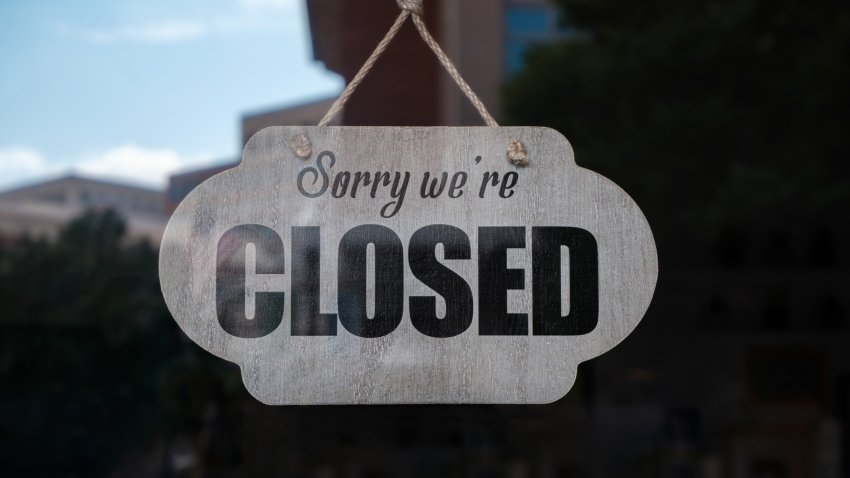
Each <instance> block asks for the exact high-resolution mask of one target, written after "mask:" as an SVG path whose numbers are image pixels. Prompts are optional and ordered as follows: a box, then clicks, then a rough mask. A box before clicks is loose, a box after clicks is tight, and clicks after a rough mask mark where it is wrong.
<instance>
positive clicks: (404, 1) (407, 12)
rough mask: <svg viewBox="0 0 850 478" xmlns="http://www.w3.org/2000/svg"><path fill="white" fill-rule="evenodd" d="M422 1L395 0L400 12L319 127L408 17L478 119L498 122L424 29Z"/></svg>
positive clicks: (346, 97) (327, 121)
mask: <svg viewBox="0 0 850 478" xmlns="http://www.w3.org/2000/svg"><path fill="white" fill-rule="evenodd" d="M422 1H423V0H396V3H398V6H399V8H401V13H400V14H399V15H398V17H397V18H396V19H395V23H393V25H392V26H391V27H390V30H389V31H388V32H387V34H386V35H384V38H383V39H382V40H381V42H380V43H378V46H377V47H376V48H375V51H373V52H372V54H371V55H370V56H369V59H367V60H366V63H364V64H363V66H362V67H360V71H358V72H357V75H355V76H354V79H353V80H351V83H349V84H348V86H346V87H345V90H343V92H342V94H341V95H340V96H339V98H337V100H336V101H335V102H334V104H333V105H332V106H331V108H330V109H329V110H328V112H327V113H326V114H325V116H324V118H322V120H321V121H319V126H327V125H328V124H330V122H331V120H333V118H334V117H335V116H336V115H337V114H339V112H340V110H342V108H343V106H345V104H346V103H347V102H348V100H349V99H350V98H351V95H353V94H354V91H355V90H357V87H359V86H360V83H362V82H363V79H364V78H366V75H368V74H369V71H371V70H372V67H374V66H375V63H376V62H377V61H378V59H379V58H380V57H381V55H383V53H384V51H386V49H387V47H388V46H389V45H390V43H391V42H392V41H393V39H394V38H395V37H396V35H398V32H399V30H401V27H402V26H403V25H404V22H405V21H406V20H407V18H408V17H412V18H413V24H414V25H415V26H416V29H417V30H418V31H419V35H420V36H421V37H422V40H423V41H424V42H425V44H426V45H428V47H430V48H431V51H433V52H434V54H435V55H436V56H437V59H438V60H440V63H441V64H442V65H443V68H445V69H446V71H447V72H448V73H449V76H451V77H452V79H453V80H454V81H455V83H457V86H458V87H459V88H460V90H461V91H463V93H464V94H465V95H466V97H467V98H469V101H470V102H471V103H472V105H473V106H475V109H476V110H478V114H480V115H481V118H482V119H483V120H484V122H485V123H486V124H487V126H490V127H498V126H499V123H497V122H496V120H495V119H494V118H493V116H492V115H491V114H490V112H489V111H487V107H486V106H484V103H483V102H482V101H481V99H480V98H478V95H476V94H475V92H474V91H473V90H472V87H471V86H469V83H467V82H466V80H464V79H463V77H462V76H461V75H460V72H458V71H457V68H456V67H455V65H454V64H453V63H452V61H451V60H450V59H449V57H448V55H446V52H444V51H443V49H442V48H440V45H439V44H438V43H437V41H436V40H435V39H434V37H433V36H431V32H429V31H428V28H427V27H426V26H425V22H424V21H423V20H422V11H423V10H422Z"/></svg>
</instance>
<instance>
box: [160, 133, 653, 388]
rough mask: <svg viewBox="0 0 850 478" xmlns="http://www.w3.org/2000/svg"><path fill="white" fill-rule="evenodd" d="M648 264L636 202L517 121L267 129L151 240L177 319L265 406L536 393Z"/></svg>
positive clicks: (625, 308)
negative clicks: (231, 366)
mask: <svg viewBox="0 0 850 478" xmlns="http://www.w3.org/2000/svg"><path fill="white" fill-rule="evenodd" d="M517 164H520V165H522V164H528V165H527V167H518V166H517ZM656 276H657V258H656V250H655V244H654V241H653V238H652V233H651V231H650V228H649V225H648V224H647V222H646V219H645V218H644V216H643V214H642V213H641V211H640V209H639V208H638V206H637V205H636V204H635V203H634V201H633V200H632V199H630V198H629V196H628V195H627V194H626V193H625V192H623V191H622V190H621V189H620V188H619V187H617V186H616V185H615V184H614V183H612V182H611V181H609V180H607V179H606V178H604V177H602V176H600V175H598V174H596V173H593V172H591V171H588V170H586V169H582V168H579V167H578V166H577V165H576V164H575V161H574V158H573V151H572V148H571V147H570V145H569V143H568V142H567V140H566V139H565V138H564V137H563V136H561V135H560V134H559V133H557V132H556V131H554V130H551V129H546V128H527V127H522V128H494V127H481V128H396V127H386V128H377V127H358V128H355V127H322V126H320V127H275V128H269V129H265V130H263V131H261V132H260V133H258V134H257V135H255V136H254V137H253V138H252V139H251V141H250V142H249V143H248V145H247V147H246V148H245V152H244V156H243V160H242V163H241V164H240V165H239V166H238V167H236V168H234V169H232V170H229V171H226V172H224V173H221V174H219V175H217V176H215V177H213V178H211V179H209V180H208V181H206V182H204V183H203V184H202V185H200V186H199V187H198V188H197V189H196V190H195V191H193V192H192V193H191V194H190V195H189V196H188V197H187V198H186V200H185V201H184V202H183V203H182V204H180V206H179V207H178V208H177V210H176V212H175V213H174V216H173V217H172V219H171V221H170V222H169V224H168V227H167V229H166V232H165V236H164V238H163V241H162V248H161V252H160V277H161V283H162V291H163V294H164V296H165V299H166V302H167V304H168V307H169V309H170V310H171V312H172V314H173V315H174V317H175V319H176V320H177V322H178V324H179V325H180V327H181V328H182V329H183V331H184V332H185V333H186V334H187V335H188V336H189V337H190V338H191V339H192V340H193V341H195V342H196V343H198V344H199V345H200V346H201V347H203V348H204V349H205V350H207V351H209V352H211V353H213V354H215V355H217V356H219V357H221V358H223V359H226V360H229V361H232V362H234V363H237V364H238V365H239V366H240V367H241V370H242V374H243V378H244V381H245V385H246V386H247V388H248V390H249V391H250V392H251V394H252V395H254V396H255V397H256V398H257V399H259V400H260V401H262V402H264V403H268V404H389V403H547V402H551V401H554V400H557V399H559V398H561V397H563V396H564V395H565V394H566V393H567V391H568V390H569V389H570V387H571V386H572V384H573V382H574V381H575V377H576V367H577V366H578V364H579V363H580V362H582V361H585V360H588V359H591V358H593V357H596V356H598V355H600V354H602V353H604V352H605V351H607V350H609V349H611V348H612V347H614V346H615V345H616V344H617V343H619V342H620V341H621V340H623V339H624V338H625V337H626V336H627V335H628V334H629V333H630V332H631V331H632V330H633V329H634V328H635V326H636V325H637V324H638V322H639V321H640V319H641V317H642V316H643V314H644V312H645V311H646V309H647V307H648V306H649V303H650V300H651V297H652V294H653V290H654V287H655V282H656Z"/></svg>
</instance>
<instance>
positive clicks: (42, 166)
mask: <svg viewBox="0 0 850 478" xmlns="http://www.w3.org/2000/svg"><path fill="white" fill-rule="evenodd" d="M60 170H61V168H60V167H57V166H56V165H52V164H50V163H48V162H47V160H46V159H45V158H44V156H42V154H41V153H39V152H38V151H36V150H34V149H30V148H25V147H17V146H13V147H9V148H0V187H3V188H5V187H7V186H12V185H15V184H16V183H20V182H22V181H26V180H28V179H30V178H32V177H36V176H46V175H50V174H55V173H57V172H58V171H60Z"/></svg>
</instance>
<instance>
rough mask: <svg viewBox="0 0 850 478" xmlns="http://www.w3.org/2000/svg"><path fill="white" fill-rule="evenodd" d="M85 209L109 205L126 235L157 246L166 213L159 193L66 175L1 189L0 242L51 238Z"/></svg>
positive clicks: (107, 206)
mask: <svg viewBox="0 0 850 478" xmlns="http://www.w3.org/2000/svg"><path fill="white" fill-rule="evenodd" d="M90 209H112V210H114V211H116V212H117V213H119V214H120V215H121V216H122V217H123V218H124V220H125V221H126V222H127V233H128V236H129V237H130V238H131V239H144V240H147V241H149V242H150V243H151V244H153V245H155V246H158V245H159V243H160V241H161V239H162V234H163V231H165V225H166V223H167V222H168V216H167V215H166V214H165V203H164V198H163V194H162V191H157V190H154V189H147V188H142V187H138V186H130V185H126V184H120V183H114V182H110V181H101V180H95V179H89V178H83V177H79V176H65V177H62V178H59V179H54V180H50V181H45V182H41V183H37V184H32V185H29V186H24V187H20V188H16V189H12V190H9V191H5V192H0V241H14V240H15V239H17V238H19V237H21V236H25V235H26V236H30V237H45V238H48V239H52V238H55V237H56V235H57V234H58V233H59V231H61V229H62V228H63V227H64V226H65V225H66V224H68V223H69V222H71V221H72V220H74V219H76V218H77V217H79V216H80V215H81V214H83V213H84V212H85V211H86V210H90Z"/></svg>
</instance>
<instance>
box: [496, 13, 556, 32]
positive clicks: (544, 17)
mask: <svg viewBox="0 0 850 478" xmlns="http://www.w3.org/2000/svg"><path fill="white" fill-rule="evenodd" d="M551 16H552V11H551V10H550V9H549V8H546V7H508V8H507V9H506V12H505V19H506V23H507V29H508V33H510V34H526V33H544V32H546V31H547V30H549V28H550V25H551V22H550V17H551Z"/></svg>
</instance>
